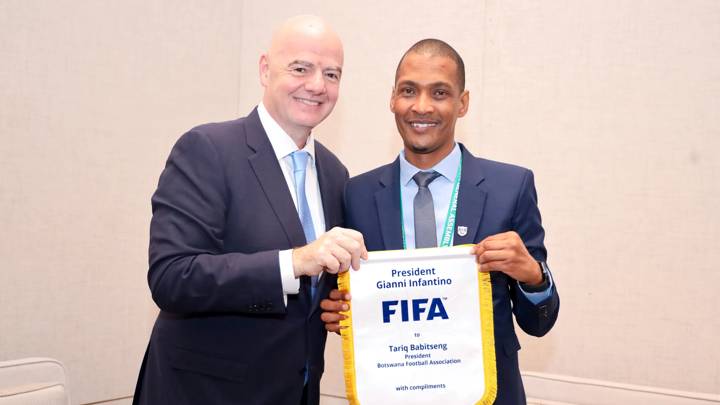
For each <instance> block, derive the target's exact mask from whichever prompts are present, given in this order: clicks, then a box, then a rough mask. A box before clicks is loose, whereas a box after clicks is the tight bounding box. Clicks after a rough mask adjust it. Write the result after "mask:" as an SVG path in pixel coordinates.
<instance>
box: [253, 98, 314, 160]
mask: <svg viewBox="0 0 720 405" xmlns="http://www.w3.org/2000/svg"><path fill="white" fill-rule="evenodd" d="M257 111H258V116H259V117H260V123H261V124H262V126H263V129H265V133H266V134H267V136H268V139H269V140H270V145H272V148H273V151H275V156H276V157H277V159H278V160H282V159H284V158H285V157H286V156H288V155H290V154H291V153H293V152H295V151H296V150H298V147H297V145H296V144H295V141H293V139H292V138H290V135H288V134H287V132H285V130H283V129H282V127H280V124H278V123H277V121H275V120H274V119H273V117H272V116H271V115H270V113H269V112H268V110H267V109H266V108H265V105H263V103H262V102H260V104H258V107H257ZM302 150H304V151H307V152H308V153H309V154H310V159H312V161H313V162H314V161H315V138H314V137H313V135H312V133H311V134H310V136H309V137H308V140H307V142H305V147H304V148H302Z"/></svg>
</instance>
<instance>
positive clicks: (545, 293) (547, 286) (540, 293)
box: [517, 262, 553, 305]
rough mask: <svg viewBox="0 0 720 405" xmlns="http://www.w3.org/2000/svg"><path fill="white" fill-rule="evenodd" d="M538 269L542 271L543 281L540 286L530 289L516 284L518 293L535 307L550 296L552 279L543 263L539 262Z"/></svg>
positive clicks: (524, 285) (530, 287)
mask: <svg viewBox="0 0 720 405" xmlns="http://www.w3.org/2000/svg"><path fill="white" fill-rule="evenodd" d="M540 268H541V269H542V272H543V279H544V280H543V283H542V284H540V285H538V286H535V287H532V286H529V285H527V284H524V283H521V282H519V281H518V282H517V283H518V287H520V291H522V293H523V294H524V295H525V297H526V298H527V299H528V300H530V302H532V303H533V304H535V305H537V304H539V303H541V302H543V301H544V300H546V299H548V298H550V296H552V287H553V278H552V274H551V273H550V269H549V268H548V266H547V264H545V262H540Z"/></svg>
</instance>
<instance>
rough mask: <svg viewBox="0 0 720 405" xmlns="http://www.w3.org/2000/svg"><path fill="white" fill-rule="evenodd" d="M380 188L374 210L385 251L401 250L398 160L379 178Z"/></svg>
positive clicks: (376, 193)
mask: <svg viewBox="0 0 720 405" xmlns="http://www.w3.org/2000/svg"><path fill="white" fill-rule="evenodd" d="M378 180H379V182H380V185H381V186H382V188H381V189H380V190H378V191H377V192H375V208H376V212H377V214H378V221H380V233H381V234H382V238H383V245H384V247H385V249H386V250H394V249H402V248H403V240H402V218H401V217H400V184H399V183H400V160H399V158H398V159H395V161H394V162H393V164H392V165H390V166H389V167H388V168H387V169H386V170H385V171H384V172H383V173H381V175H380V177H379V179H378Z"/></svg>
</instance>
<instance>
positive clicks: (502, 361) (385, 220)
mask: <svg viewBox="0 0 720 405" xmlns="http://www.w3.org/2000/svg"><path fill="white" fill-rule="evenodd" d="M468 103H469V93H468V91H467V90H465V67H464V64H463V61H462V58H461V57H460V55H458V53H457V52H456V51H455V50H454V49H453V48H452V47H450V45H448V44H446V43H445V42H442V41H439V40H436V39H427V40H423V41H420V42H418V43H416V44H415V45H413V46H412V47H411V48H410V49H409V50H408V51H407V52H406V53H405V55H404V56H403V58H402V59H401V61H400V63H399V65H398V68H397V72H396V76H395V86H394V88H393V92H392V96H391V98H390V110H391V111H392V112H393V113H394V114H395V122H396V125H397V128H398V131H399V132H400V136H401V137H402V139H403V143H404V149H403V151H402V152H401V153H400V156H399V157H398V158H397V159H396V160H395V161H394V162H393V163H391V164H389V165H385V166H381V167H379V168H377V169H375V170H372V171H370V172H367V173H365V174H361V175H359V176H357V177H354V178H352V179H350V181H349V182H348V185H347V188H346V191H345V225H346V226H347V227H349V228H352V229H356V230H358V231H360V232H361V233H362V234H363V236H364V238H365V244H366V246H367V248H368V250H371V251H373V250H394V249H403V248H415V247H434V246H438V244H439V241H441V240H443V237H444V236H449V238H450V240H451V241H452V244H454V245H462V244H470V243H473V244H475V247H474V248H473V251H474V253H475V254H476V255H477V261H478V263H479V267H480V271H487V272H490V273H491V282H492V290H493V313H494V320H495V328H494V329H495V345H496V346H495V351H496V362H497V376H498V381H497V383H498V393H497V397H496V400H495V403H496V404H503V405H517V404H524V403H525V402H526V401H525V392H524V389H523V385H522V380H521V377H520V370H519V366H518V358H517V351H518V350H519V349H520V345H519V343H518V339H517V336H516V335H515V330H514V327H513V314H515V320H516V321H517V323H518V325H519V326H520V327H521V328H522V329H523V330H524V331H525V332H527V333H528V334H530V335H534V336H542V335H544V334H546V333H547V332H548V331H549V330H550V329H551V328H552V326H553V324H554V323H555V320H556V319H557V315H558V310H559V305H560V301H559V297H558V294H557V290H556V288H555V284H554V282H553V279H552V276H551V275H550V272H549V269H548V266H547V263H546V260H547V252H546V250H545V246H544V243H543V239H544V236H545V233H544V231H543V228H542V224H541V221H540V211H539V210H538V207H537V195H536V192H535V185H534V181H533V174H532V172H531V171H530V170H527V169H524V168H521V167H518V166H513V165H508V164H505V163H499V162H494V161H490V160H486V159H481V158H477V157H474V156H473V155H472V154H471V153H470V152H469V151H468V150H467V149H466V148H465V147H464V146H463V145H461V144H458V143H456V142H455V122H456V120H457V119H458V118H459V117H462V116H464V115H465V114H466V112H467V109H468ZM455 190H456V191H455ZM453 200H454V201H456V202H457V212H456V217H455V218H456V219H455V223H454V226H452V227H451V228H450V229H451V231H450V233H449V234H448V235H445V234H444V231H445V226H444V225H445V223H446V219H448V218H450V219H451V218H452V216H450V215H449V212H450V207H451V206H452V205H453V202H454V201H453ZM428 207H429V208H428ZM421 217H422V218H421ZM427 217H429V220H428V218H427ZM347 300H350V296H349V294H344V293H342V292H340V291H338V290H333V291H332V292H331V293H330V299H326V300H323V301H322V303H321V307H322V308H323V310H325V311H327V312H324V313H323V314H322V319H323V321H325V322H326V328H327V329H328V330H330V331H338V330H339V325H338V321H339V320H340V319H341V318H343V316H342V315H340V314H338V311H339V310H347V308H348V305H347V303H346V302H344V301H347Z"/></svg>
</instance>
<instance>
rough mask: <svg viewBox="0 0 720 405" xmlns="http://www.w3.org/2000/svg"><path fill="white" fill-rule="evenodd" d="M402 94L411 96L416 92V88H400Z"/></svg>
mask: <svg viewBox="0 0 720 405" xmlns="http://www.w3.org/2000/svg"><path fill="white" fill-rule="evenodd" d="M400 94H402V95H403V96H411V95H413V94H415V89H412V88H410V87H405V88H402V89H400Z"/></svg>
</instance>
